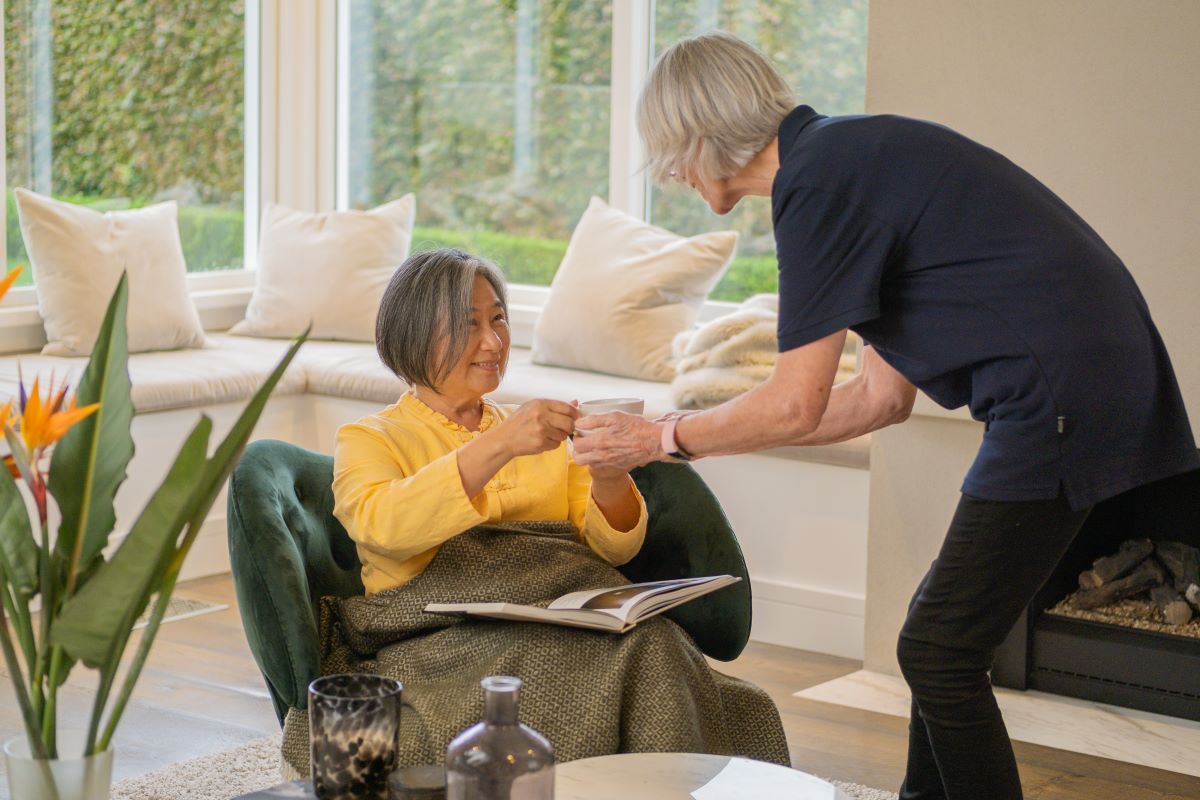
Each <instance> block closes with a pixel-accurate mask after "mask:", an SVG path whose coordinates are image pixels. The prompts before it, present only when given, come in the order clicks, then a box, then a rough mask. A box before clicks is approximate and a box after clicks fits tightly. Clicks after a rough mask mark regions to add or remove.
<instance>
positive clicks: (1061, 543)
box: [897, 495, 1088, 800]
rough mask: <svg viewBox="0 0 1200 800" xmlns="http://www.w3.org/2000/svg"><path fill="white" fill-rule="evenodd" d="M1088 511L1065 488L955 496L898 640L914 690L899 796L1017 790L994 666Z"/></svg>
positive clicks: (1013, 795)
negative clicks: (1040, 494) (1075, 506)
mask: <svg viewBox="0 0 1200 800" xmlns="http://www.w3.org/2000/svg"><path fill="white" fill-rule="evenodd" d="M1087 515H1088V511H1086V510H1085V511H1072V510H1071V509H1070V507H1069V506H1068V505H1067V503H1066V501H1065V500H1063V499H1061V498H1060V499H1058V500H1047V501H1034V502H1011V503H1009V502H996V501H991V500H980V499H978V498H975V497H968V496H965V495H964V496H963V497H962V499H961V500H960V501H959V504H958V508H957V510H956V511H955V513H954V519H953V521H952V522H951V523H950V530H949V532H948V533H947V534H946V540H945V542H943V544H942V549H941V552H940V553H939V554H938V557H937V560H935V561H934V562H933V566H931V567H930V568H929V572H928V573H927V574H926V575H925V578H924V580H922V581H921V585H920V587H919V588H918V589H917V593H916V594H915V595H914V596H913V600H912V604H911V605H910V606H909V611H908V618H907V619H906V620H905V623H904V627H903V628H902V629H901V631H900V642H899V645H898V646H897V656H898V657H899V660H900V670H901V672H902V673H903V674H904V678H905V680H906V681H908V685H909V687H910V688H911V689H912V696H913V704H912V718H911V722H910V723H909V742H908V767H907V772H906V774H905V778H904V785H903V786H902V787H901V789H900V798H901V800H934V799H935V798H936V799H937V800H1020V798H1021V781H1020V778H1019V777H1018V776H1017V761H1016V758H1015V756H1014V755H1013V750H1012V744H1011V743H1010V742H1009V739H1008V731H1007V730H1006V729H1005V727H1004V720H1003V719H1001V717H1000V709H999V708H998V707H997V705H996V697H995V695H994V694H993V693H992V682H991V678H990V676H989V675H988V672H989V670H990V669H991V667H992V660H993V657H994V656H995V652H996V648H997V647H999V646H1000V644H1001V642H1003V641H1004V639H1005V637H1006V636H1007V635H1008V632H1009V631H1010V630H1011V629H1012V627H1013V625H1014V624H1015V623H1016V621H1017V618H1018V617H1019V616H1020V615H1021V612H1022V611H1023V610H1024V609H1025V607H1026V606H1027V605H1028V604H1029V601H1030V600H1032V599H1033V595H1034V593H1035V592H1037V590H1038V589H1039V588H1041V586H1042V584H1043V583H1045V582H1046V579H1047V578H1049V577H1050V573H1051V572H1053V571H1054V568H1055V567H1056V566H1057V565H1058V562H1059V560H1060V559H1061V558H1062V555H1063V553H1064V552H1065V551H1066V549H1067V546H1068V545H1069V544H1070V543H1071V540H1072V539H1074V538H1075V534H1076V533H1078V532H1079V528H1080V526H1082V525H1083V521H1084V520H1085V519H1086V518H1087Z"/></svg>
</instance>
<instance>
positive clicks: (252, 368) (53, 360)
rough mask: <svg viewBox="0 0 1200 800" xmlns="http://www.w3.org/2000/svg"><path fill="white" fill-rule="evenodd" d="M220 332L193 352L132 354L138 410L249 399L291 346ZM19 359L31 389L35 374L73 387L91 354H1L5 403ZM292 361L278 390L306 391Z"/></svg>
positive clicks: (13, 392)
mask: <svg viewBox="0 0 1200 800" xmlns="http://www.w3.org/2000/svg"><path fill="white" fill-rule="evenodd" d="M233 338H235V337H224V336H215V337H211V339H210V346H208V347H204V348H199V349H193V350H167V351H157V352H149V353H133V354H131V355H130V356H129V377H130V380H131V381H132V383H133V389H132V396H133V405H134V408H135V409H137V412H138V413H140V414H144V413H147V412H151V411H166V410H169V409H174V408H193V407H201V406H209V405H217V404H220V403H235V402H241V401H245V400H248V399H249V398H250V397H251V396H252V395H253V394H254V392H255V391H256V390H257V389H258V387H259V386H261V385H262V382H263V381H264V380H266V379H267V376H268V375H270V374H271V370H272V369H274V367H275V365H276V363H278V361H279V359H280V357H282V355H283V353H284V352H285V351H286V349H287V344H288V343H287V342H286V341H268V340H263V339H243V338H242V337H236V338H238V341H230V340H231V339H233ZM18 363H19V364H20V373H23V374H24V376H25V385H26V388H28V387H29V386H31V385H32V383H33V379H34V378H35V377H40V378H41V379H42V380H43V381H46V380H48V379H49V378H50V376H51V375H54V376H55V379H56V380H61V378H62V376H64V375H66V376H69V380H70V383H71V386H72V387H74V386H75V385H77V384H78V382H79V377H80V375H81V374H82V373H83V370H84V367H86V366H87V358H85V357H82V356H79V357H58V356H42V355H36V354H23V355H10V356H3V357H0V402H3V401H4V400H8V399H13V398H16V396H17V392H18V374H19V373H18V366H17V365H18ZM297 367H298V365H295V364H294V365H293V366H292V367H291V368H290V369H289V370H288V372H287V374H285V375H284V376H283V378H282V379H281V380H280V382H279V385H278V386H276V388H275V394H302V393H303V392H304V391H305V388H306V385H307V381H306V377H305V374H304V371H303V368H302V367H301V368H297Z"/></svg>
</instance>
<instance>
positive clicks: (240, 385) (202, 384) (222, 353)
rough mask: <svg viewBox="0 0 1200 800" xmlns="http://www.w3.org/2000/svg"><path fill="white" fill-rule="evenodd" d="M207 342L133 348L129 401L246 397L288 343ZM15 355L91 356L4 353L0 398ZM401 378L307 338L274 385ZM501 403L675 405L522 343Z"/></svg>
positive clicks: (372, 358) (363, 347)
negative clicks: (551, 359)
mask: <svg viewBox="0 0 1200 800" xmlns="http://www.w3.org/2000/svg"><path fill="white" fill-rule="evenodd" d="M209 343H210V344H209V346H208V347H205V348H202V349H195V350H175V351H165V352H150V353H134V354H132V355H130V357H129V374H130V378H131V379H132V381H133V404H134V407H135V408H136V409H137V411H138V413H140V414H144V413H148V412H154V411H167V410H171V409H180V408H202V407H205V406H211V405H219V404H222V403H239V402H245V401H246V400H248V399H249V398H250V397H251V396H252V395H253V394H254V392H255V391H256V390H257V389H258V387H259V386H261V385H262V382H263V381H264V380H266V378H267V376H268V375H270V373H271V370H272V369H273V368H274V367H275V365H276V363H278V361H279V359H280V358H281V357H282V356H283V354H284V352H285V351H286V350H287V347H288V344H289V343H288V341H287V340H283V339H259V338H254V337H249V336H230V335H227V334H210V335H209ZM18 362H19V363H20V369H21V371H22V372H23V373H24V375H25V380H26V386H27V387H28V386H29V385H30V384H32V382H33V379H34V378H35V377H41V378H42V379H43V380H47V379H49V377H50V376H51V374H53V375H54V376H55V378H56V379H61V378H62V376H64V375H65V376H69V380H70V382H71V385H72V386H74V385H75V384H77V383H78V381H79V376H80V374H81V373H82V372H83V369H84V367H85V366H86V364H87V359H86V358H82V357H78V358H67V357H57V356H42V355H37V354H25V355H10V356H0V402H3V401H5V400H9V399H15V398H16V396H17V385H18V384H17V381H18V367H17V365H18ZM404 390H405V384H404V383H403V382H402V381H401V380H400V379H399V378H397V377H396V376H395V375H393V374H392V373H391V372H390V371H388V369H387V368H386V367H384V366H383V364H382V363H380V361H379V357H378V356H377V355H376V353H375V347H374V345H371V344H367V343H356V342H311V341H310V342H306V343H305V345H304V346H303V347H302V348H300V352H299V353H298V354H297V356H296V360H295V362H294V363H293V364H292V366H291V367H290V368H289V369H288V371H287V372H286V373H285V374H284V376H283V378H282V379H281V380H280V382H279V385H278V386H277V387H276V388H275V394H276V395H296V394H304V393H311V394H317V395H324V396H328V397H338V398H343V399H347V400H359V401H363V402H367V403H373V404H377V405H379V406H380V407H383V406H385V405H387V404H389V403H392V402H394V401H395V400H396V398H398V397H399V396H400V394H401V393H403V392H404ZM491 397H492V399H494V400H496V401H497V402H499V403H511V404H514V405H519V404H521V403H524V402H525V401H527V400H531V399H534V398H537V397H549V398H554V399H557V400H580V401H583V400H599V399H603V398H614V397H640V398H642V399H644V400H645V401H646V410H645V414H646V416H647V417H649V418H651V419H653V418H654V417H657V416H660V415H662V414H664V413H666V412H667V411H670V410H672V409H674V408H675V404H674V400H673V397H672V395H671V387H670V384H666V383H658V382H655V381H646V380H641V379H638V378H621V377H616V376H613V375H604V374H601V373H598V372H587V371H585V370H578V369H569V368H564V367H547V366H543V365H540V364H534V363H533V362H532V360H531V357H530V351H529V350H528V349H527V348H521V347H514V348H513V349H512V353H511V355H510V356H509V364H508V373H507V374H506V375H505V378H504V382H503V383H502V384H501V386H500V388H499V389H498V390H497V391H495V392H494V393H492V395H491ZM869 441H870V437H867V436H864V437H860V438H858V439H855V440H852V441H850V442H844V443H842V444H836V445H829V446H826V447H785V448H779V449H777V450H773V451H770V452H771V453H773V454H774V455H776V456H779V457H784V458H796V459H799V460H804V461H816V462H822V463H828V464H834V465H837V466H846V467H858V468H864V469H865V468H866V467H867V465H868V460H869V455H868V446H869Z"/></svg>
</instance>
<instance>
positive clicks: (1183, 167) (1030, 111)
mask: <svg viewBox="0 0 1200 800" xmlns="http://www.w3.org/2000/svg"><path fill="white" fill-rule="evenodd" d="M867 111H868V112H869V113H898V114H904V115H907V116H915V117H923V118H927V119H932V120H936V121H938V122H941V123H943V124H946V125H949V126H950V127H952V128H955V129H956V130H959V131H961V132H962V133H965V134H966V135H968V136H970V137H972V138H974V139H976V140H977V141H980V142H982V143H984V144H986V145H988V146H990V147H993V148H995V149H997V150H999V151H1000V152H1002V153H1004V154H1005V155H1007V156H1008V157H1009V158H1011V159H1012V160H1014V161H1015V162H1016V163H1018V164H1020V165H1021V166H1023V167H1024V168H1026V169H1027V170H1029V171H1030V172H1032V173H1033V174H1034V175H1035V176H1037V177H1038V178H1040V179H1041V180H1042V181H1043V182H1044V183H1046V184H1047V185H1049V186H1050V188H1051V189H1053V190H1054V191H1055V192H1057V193H1058V194H1059V195H1060V196H1062V197H1063V199H1064V200H1066V201H1067V202H1068V203H1069V204H1070V205H1071V206H1073V207H1074V208H1075V209H1076V210H1077V211H1078V212H1079V213H1080V214H1081V215H1082V216H1083V217H1084V219H1086V220H1088V222H1090V223H1091V224H1092V226H1093V227H1095V228H1096V229H1097V230H1098V231H1099V232H1100V234H1101V235H1102V236H1103V237H1104V238H1105V239H1106V240H1107V241H1108V243H1109V244H1110V245H1111V246H1112V247H1113V249H1114V250H1116V252H1117V253H1118V254H1119V255H1120V256H1121V258H1122V259H1124V261H1125V263H1126V264H1127V265H1128V267H1129V269H1130V271H1131V272H1132V273H1133V275H1134V277H1135V278H1136V279H1137V281H1138V284H1139V285H1140V286H1141V288H1142V290H1143V292H1144V294H1145V295H1146V298H1147V300H1148V302H1149V304H1150V309H1151V312H1152V314H1153V315H1154V318H1155V320H1156V321H1157V323H1158V326H1159V329H1160V330H1161V331H1162V334H1163V336H1164V338H1165V339H1166V342H1167V346H1168V349H1169V351H1170V352H1171V354H1172V357H1173V360H1174V364H1175V368H1176V371H1177V372H1178V374H1179V378H1180V383H1181V385H1182V387H1183V391H1184V397H1185V399H1186V400H1187V402H1188V411H1189V414H1190V415H1191V417H1192V421H1193V425H1197V424H1200V358H1197V357H1196V356H1195V355H1194V349H1195V346H1196V344H1197V343H1200V2H1197V0H1141V1H1138V2H1134V0H972V1H971V2H963V1H962V0H872V2H871V16H870V30H869V46H868V62H867ZM978 441H979V431H978V430H977V429H976V426H975V425H974V423H968V422H963V421H961V420H954V419H951V418H948V417H947V416H945V415H936V414H933V415H923V414H922V415H918V417H917V418H916V419H914V420H913V421H910V423H909V424H907V425H904V426H900V427H898V428H896V429H893V430H891V431H887V432H884V433H883V434H881V435H877V436H875V437H874V438H873V441H872V453H871V465H872V468H871V509H870V540H869V544H868V586H869V587H870V588H869V591H868V593H867V604H866V630H867V638H866V644H865V647H866V656H865V660H866V665H867V667H868V668H870V669H879V670H885V671H893V672H894V671H895V669H896V666H895V657H894V650H895V636H896V632H897V630H898V627H899V621H900V620H901V619H902V618H903V612H904V608H905V605H906V604H907V601H908V598H909V596H910V595H911V593H912V591H913V589H914V588H915V587H916V584H917V581H918V580H919V579H920V577H921V575H922V574H923V573H924V570H925V569H926V568H927V567H928V564H929V560H930V559H931V558H932V557H933V556H934V555H935V554H936V552H937V547H938V544H939V543H940V541H941V538H942V536H943V534H944V532H945V528H946V524H947V522H948V521H949V519H950V515H951V512H952V504H953V501H954V497H955V493H956V489H957V487H958V485H959V483H960V482H961V476H962V472H963V469H964V465H965V464H969V463H970V457H971V454H972V450H973V449H974V448H975V447H976V446H977V444H978Z"/></svg>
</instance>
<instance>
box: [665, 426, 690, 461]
mask: <svg viewBox="0 0 1200 800" xmlns="http://www.w3.org/2000/svg"><path fill="white" fill-rule="evenodd" d="M680 419H682V417H672V418H671V419H669V420H667V421H666V422H665V423H664V424H663V428H662V449H663V452H664V453H666V454H667V455H668V456H670V457H671V458H674V459H676V460H678V461H691V460H692V454H691V453H689V452H688V451H686V450H684V449H683V448H682V447H681V446H680V445H679V442H677V441H675V426H676V425H678V424H679V420H680Z"/></svg>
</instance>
